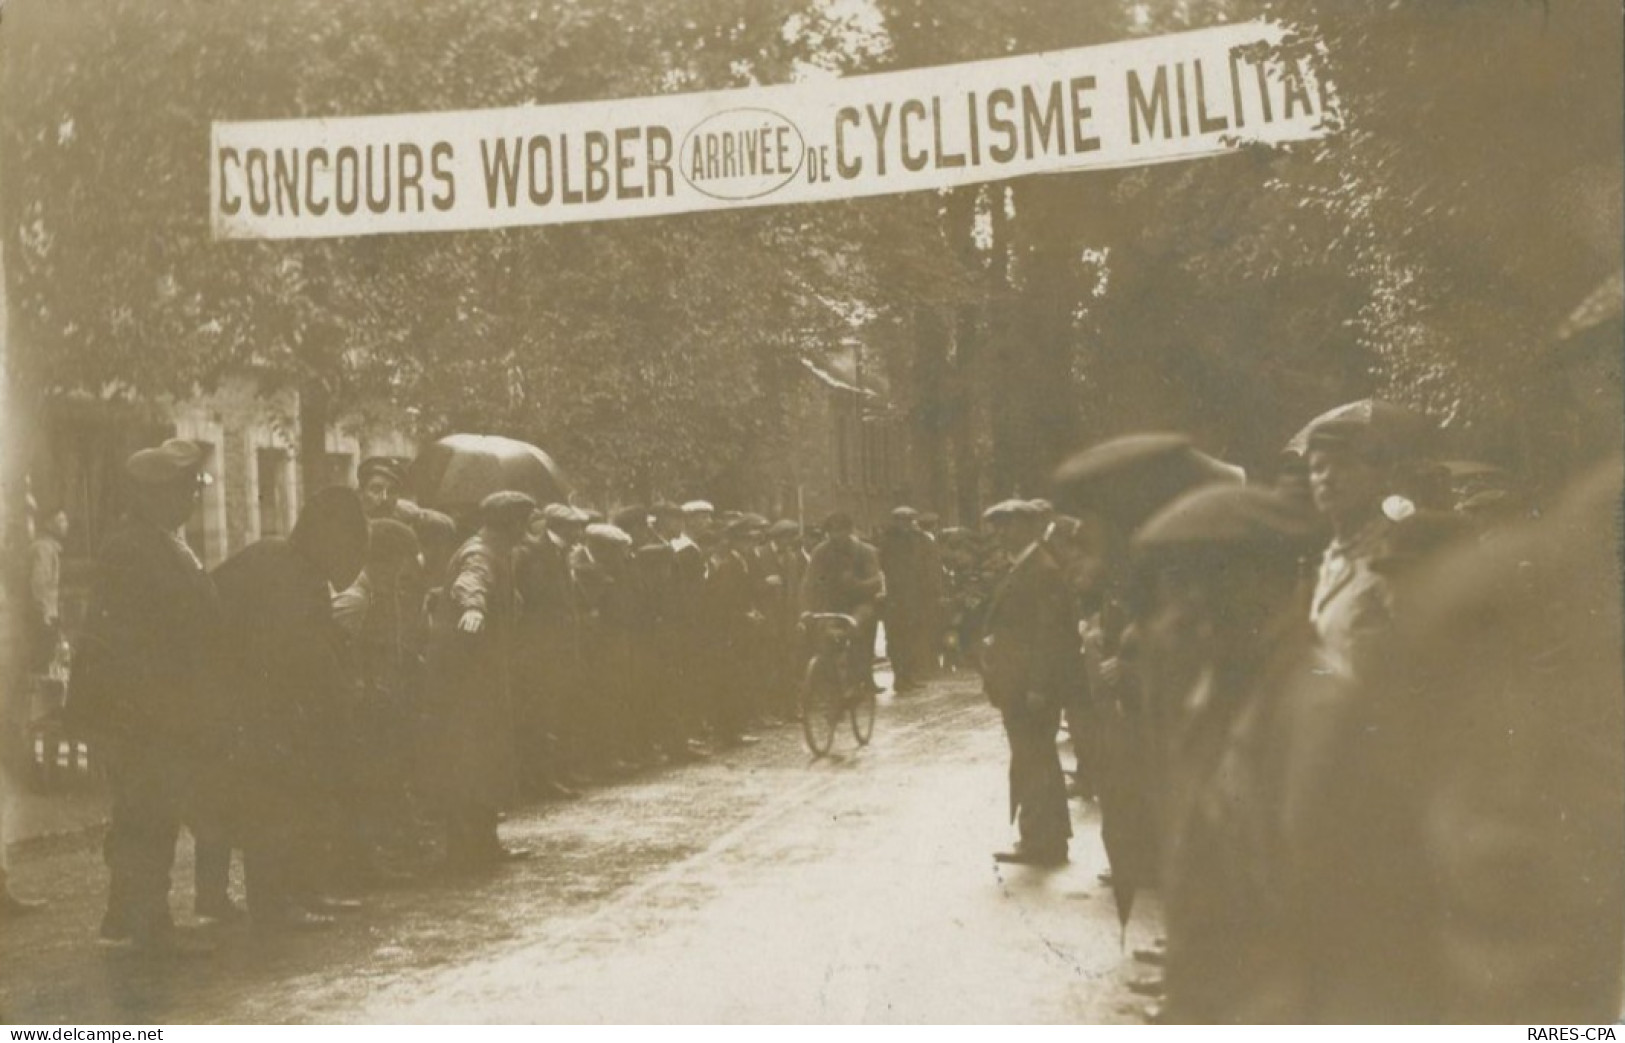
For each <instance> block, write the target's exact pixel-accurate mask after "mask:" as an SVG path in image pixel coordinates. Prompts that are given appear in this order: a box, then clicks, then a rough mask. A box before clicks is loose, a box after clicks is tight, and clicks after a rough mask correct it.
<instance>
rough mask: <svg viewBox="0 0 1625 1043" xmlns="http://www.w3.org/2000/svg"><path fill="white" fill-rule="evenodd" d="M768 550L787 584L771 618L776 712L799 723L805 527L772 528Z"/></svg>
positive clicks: (781, 524)
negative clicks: (799, 627)
mask: <svg viewBox="0 0 1625 1043" xmlns="http://www.w3.org/2000/svg"><path fill="white" fill-rule="evenodd" d="M764 550H765V552H766V553H768V554H770V555H771V556H772V558H773V562H774V570H775V571H776V573H777V575H778V576H779V578H780V580H781V581H782V582H783V584H784V586H783V588H782V589H781V590H780V591H779V593H778V598H777V599H776V601H775V602H774V607H775V608H776V610H777V615H776V616H774V617H772V618H770V619H769V625H770V626H771V628H772V631H773V634H774V648H775V654H776V655H777V657H778V658H777V660H776V662H775V664H774V666H773V669H772V675H773V677H774V678H775V681H774V684H775V692H776V694H777V696H778V699H779V701H778V704H777V707H776V711H777V713H778V715H779V716H780V717H783V718H784V719H785V720H795V718H796V693H797V691H798V690H799V688H800V682H801V673H802V659H801V635H800V633H799V632H798V631H797V629H796V613H797V612H798V611H799V610H800V605H801V587H802V581H803V579H804V578H805V576H806V572H807V558H806V555H805V554H804V553H803V552H802V550H801V526H799V525H797V524H796V523H795V522H793V521H790V520H789V519H788V518H780V519H779V520H778V521H776V522H774V523H773V524H772V525H769V526H768V528H767V544H766V547H765V548H764Z"/></svg>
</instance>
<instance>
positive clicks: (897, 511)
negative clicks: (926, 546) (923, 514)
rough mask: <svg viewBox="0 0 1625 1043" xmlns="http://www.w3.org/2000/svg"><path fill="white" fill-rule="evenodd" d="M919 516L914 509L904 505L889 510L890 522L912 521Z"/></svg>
mask: <svg viewBox="0 0 1625 1043" xmlns="http://www.w3.org/2000/svg"><path fill="white" fill-rule="evenodd" d="M919 516H920V512H919V511H916V510H915V509H914V508H912V507H910V506H908V505H907V504H904V505H902V506H900V507H893V508H892V509H891V520H892V521H900V522H906V521H914V520H915V519H916V518H918V517H919Z"/></svg>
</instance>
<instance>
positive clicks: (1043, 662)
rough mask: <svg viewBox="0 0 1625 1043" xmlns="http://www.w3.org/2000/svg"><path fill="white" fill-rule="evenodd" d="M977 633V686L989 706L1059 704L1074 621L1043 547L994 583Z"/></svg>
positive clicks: (1071, 657) (1072, 650)
mask: <svg viewBox="0 0 1625 1043" xmlns="http://www.w3.org/2000/svg"><path fill="white" fill-rule="evenodd" d="M982 632H983V637H982V657H981V663H982V686H983V688H984V689H985V690H986V692H987V697H988V699H989V701H991V702H992V703H993V705H994V706H997V707H999V708H1000V709H1004V708H1006V707H1009V706H1012V705H1015V704H1016V702H1017V701H1018V700H1020V699H1022V698H1024V697H1025V696H1027V695H1028V694H1029V693H1031V694H1037V695H1039V696H1041V697H1043V698H1044V699H1045V700H1046V701H1049V702H1053V703H1056V704H1059V703H1061V701H1062V700H1063V699H1064V697H1065V695H1066V692H1067V690H1068V685H1070V684H1071V683H1072V682H1073V676H1072V672H1073V671H1074V670H1075V668H1076V665H1077V655H1078V651H1077V650H1078V621H1077V618H1076V617H1075V616H1074V614H1073V601H1072V596H1071V593H1070V591H1069V590H1068V588H1067V585H1066V580H1065V579H1064V578H1063V576H1062V575H1061V569H1060V566H1058V565H1056V563H1055V559H1054V558H1052V557H1051V556H1050V554H1049V552H1048V551H1047V550H1045V549H1044V548H1043V547H1042V546H1038V545H1034V546H1033V547H1032V548H1031V549H1030V550H1029V551H1028V552H1027V554H1026V557H1024V558H1023V559H1022V560H1021V562H1020V563H1019V564H1017V565H1016V566H1015V567H1014V568H1013V569H1011V570H1010V572H1009V574H1007V575H1006V576H1005V577H1004V579H1002V580H1001V581H1000V582H999V586H998V588H997V589H996V590H995V591H994V592H993V599H992V601H991V602H989V604H988V609H987V617H986V620H985V621H984V623H983V627H982Z"/></svg>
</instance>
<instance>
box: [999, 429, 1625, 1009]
mask: <svg viewBox="0 0 1625 1043" xmlns="http://www.w3.org/2000/svg"><path fill="white" fill-rule="evenodd" d="M1362 405H1363V407H1362V408H1355V409H1350V410H1345V411H1341V412H1338V413H1335V414H1330V415H1328V416H1326V417H1324V418H1322V419H1321V420H1319V421H1317V422H1315V423H1314V424H1312V425H1311V426H1310V427H1309V428H1308V429H1307V431H1306V433H1305V436H1304V438H1303V441H1302V443H1301V444H1299V445H1296V446H1294V447H1293V450H1292V451H1291V452H1289V453H1287V454H1284V455H1283V458H1282V460H1281V462H1280V467H1279V469H1278V473H1277V474H1275V475H1272V476H1269V479H1268V480H1267V481H1263V482H1258V481H1252V482H1249V481H1247V480H1245V479H1244V476H1243V475H1242V474H1241V473H1240V472H1239V471H1238V470H1237V469H1235V468H1232V467H1229V466H1226V465H1224V464H1222V463H1220V462H1219V461H1217V460H1214V459H1213V458H1211V457H1208V456H1206V455H1205V454H1203V453H1201V452H1199V451H1198V450H1196V449H1195V448H1194V447H1193V446H1192V445H1191V444H1190V442H1189V441H1188V440H1187V439H1185V438H1184V437H1181V436H1178V435H1172V434H1145V435H1134V436H1128V437H1124V438H1119V439H1114V440H1112V441H1109V442H1106V443H1103V444H1100V445H1096V446H1093V447H1090V448H1088V449H1086V450H1084V451H1082V452H1080V453H1078V454H1077V455H1075V456H1074V457H1072V458H1071V459H1070V460H1068V461H1067V462H1066V463H1065V464H1064V465H1063V466H1062V467H1061V468H1060V470H1059V471H1058V472H1057V474H1056V475H1055V480H1054V483H1053V484H1054V490H1053V492H1054V495H1055V497H1056V501H1057V504H1058V505H1059V506H1060V508H1061V509H1062V510H1066V511H1070V512H1071V513H1070V514H1056V513H1055V508H1054V507H1052V506H1051V505H1050V504H1049V503H1048V502H1045V501H1038V502H1030V501H1020V500H1012V501H1007V502H1005V503H1001V504H998V505H996V506H995V507H993V508H991V509H990V510H989V511H988V512H987V515H986V520H987V522H988V523H989V525H990V527H991V528H992V529H993V530H994V532H995V533H996V535H997V537H998V539H999V542H1000V544H1001V546H1002V547H1003V549H1004V551H1005V553H1006V557H1007V560H1008V570H1007V572H1006V574H1005V575H1004V577H1003V578H1002V579H1001V580H1000V581H999V582H998V585H997V586H996V588H995V590H994V592H993V594H992V600H991V603H990V605H989V606H988V608H987V611H986V616H985V619H984V620H983V621H982V628H981V629H982V637H981V665H982V671H983V677H984V681H985V688H986V692H987V695H988V697H989V698H990V699H991V701H992V702H993V703H994V705H995V706H996V707H997V708H998V709H999V711H1000V712H1001V714H1002V716H1003V719H1004V724H1005V729H1006V732H1007V734H1008V738H1009V745H1010V752H1011V766H1010V807H1011V815H1012V817H1013V818H1014V819H1015V821H1016V823H1017V826H1018V829H1019V833H1020V840H1019V842H1018V843H1017V845H1016V847H1015V849H1014V850H1012V851H1005V852H999V853H998V854H996V855H995V858H996V859H998V860H999V861H1001V862H1007V863H1020V864H1026V865H1033V866H1039V867H1044V866H1054V865H1058V864H1060V863H1063V862H1065V861H1066V860H1067V855H1068V841H1069V838H1070V834H1071V819H1070V816H1069V815H1068V812H1067V806H1066V801H1067V795H1066V788H1065V783H1064V780H1063V773H1062V770H1061V757H1060V754H1059V752H1058V750H1057V742H1056V740H1057V735H1058V726H1059V721H1060V719H1061V717H1062V715H1063V714H1066V715H1068V716H1071V717H1073V718H1074V723H1073V726H1072V736H1073V739H1074V742H1075V744H1076V745H1075V750H1076V756H1077V759H1078V769H1079V770H1078V779H1079V782H1080V783H1081V784H1082V785H1083V787H1084V788H1085V789H1086V791H1087V792H1088V793H1090V794H1092V795H1094V796H1096V797H1097V798H1098V800H1099V804H1100V813H1101V829H1102V839H1103V841H1104V844H1105V847H1106V850H1107V854H1108V857H1109V860H1110V864H1111V871H1110V874H1109V877H1108V879H1109V881H1110V883H1111V885H1112V887H1113V890H1114V891H1115V892H1116V896H1117V898H1118V903H1119V911H1120V913H1121V914H1123V915H1124V916H1125V917H1126V916H1128V915H1129V913H1130V910H1131V909H1132V903H1133V899H1134V896H1135V894H1136V892H1138V891H1145V890H1155V891H1157V892H1159V893H1160V894H1161V897H1162V904H1163V911H1164V921H1163V926H1164V930H1165V946H1164V947H1162V948H1154V949H1149V950H1145V951H1142V952H1141V953H1139V954H1137V955H1138V957H1139V958H1141V959H1143V960H1145V962H1147V963H1151V964H1154V965H1157V966H1158V967H1160V974H1161V979H1160V980H1157V981H1145V982H1141V983H1139V985H1140V986H1141V988H1142V991H1145V992H1147V993H1149V994H1155V995H1158V996H1160V997H1161V1000H1162V1006H1161V1007H1160V1008H1159V1009H1157V1010H1154V1011H1153V1012H1152V1017H1153V1018H1154V1019H1157V1020H1169V1021H1176V1022H1182V1023H1183V1022H1197V1023H1231V1022H1234V1023H1258V1022H1289V1023H1307V1022H1315V1023H1321V1022H1333V1023H1346V1022H1369V1021H1398V1022H1421V1023H1432V1022H1479V1021H1492V1022H1493V1021H1524V1022H1530V1021H1536V1022H1542V1021H1551V1022H1553V1023H1559V1022H1574V1021H1579V1022H1602V1021H1606V1020H1611V1019H1613V1018H1616V1017H1618V1015H1619V1013H1620V1009H1621V995H1622V977H1625V962H1622V953H1625V904H1622V903H1625V879H1622V866H1621V860H1620V852H1621V851H1622V850H1625V814H1622V811H1621V809H1622V804H1625V682H1622V676H1621V665H1622V664H1621V648H1620V640H1621V632H1622V631H1621V602H1620V589H1621V588H1620V579H1619V566H1618V559H1617V548H1618V539H1619V525H1618V511H1619V504H1620V488H1621V486H1620V479H1621V472H1620V458H1619V457H1618V455H1617V441H1615V442H1613V443H1610V442H1609V441H1608V439H1609V438H1613V439H1617V435H1618V427H1617V417H1606V418H1604V422H1603V423H1602V425H1601V432H1602V437H1603V441H1601V442H1600V443H1598V445H1597V446H1594V447H1593V449H1594V450H1596V451H1597V456H1596V458H1591V459H1588V458H1586V457H1581V458H1580V459H1579V460H1577V461H1576V463H1577V467H1576V471H1575V473H1574V475H1573V476H1572V479H1571V481H1570V482H1569V484H1568V488H1567V490H1566V492H1564V493H1563V494H1561V495H1558V496H1554V497H1552V498H1551V499H1550V500H1549V501H1548V502H1547V503H1546V504H1545V505H1544V506H1543V507H1534V508H1532V507H1531V505H1530V504H1529V503H1527V502H1524V501H1522V500H1521V498H1520V496H1519V495H1518V494H1517V493H1516V492H1515V491H1514V489H1513V488H1512V483H1510V482H1508V481H1507V479H1508V478H1509V476H1508V475H1506V474H1505V473H1504V472H1498V471H1495V469H1492V468H1488V467H1487V466H1484V465H1477V464H1456V465H1451V466H1445V465H1440V464H1435V463H1431V462H1429V461H1427V460H1426V459H1425V458H1424V457H1423V451H1422V443H1423V441H1424V440H1425V434H1424V435H1423V436H1422V437H1419V436H1418V425H1417V424H1416V423H1414V421H1416V420H1419V418H1417V417H1415V416H1414V415H1408V414H1406V413H1405V412H1404V411H1402V410H1398V409H1396V408H1392V407H1388V406H1386V405H1385V404H1382V403H1365V404H1362ZM1079 740H1081V741H1079Z"/></svg>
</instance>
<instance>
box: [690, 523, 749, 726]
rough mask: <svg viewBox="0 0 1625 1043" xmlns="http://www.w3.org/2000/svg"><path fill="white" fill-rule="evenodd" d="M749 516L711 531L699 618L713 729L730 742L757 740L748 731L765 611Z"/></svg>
mask: <svg viewBox="0 0 1625 1043" xmlns="http://www.w3.org/2000/svg"><path fill="white" fill-rule="evenodd" d="M750 527H751V523H750V521H749V520H748V519H744V518H739V519H735V520H734V521H732V522H730V523H728V524H727V525H726V526H724V527H722V528H721V529H720V530H719V531H717V532H715V533H714V534H713V537H712V542H711V550H710V555H709V559H708V561H707V567H706V577H705V588H704V595H703V597H702V598H701V601H700V605H701V611H700V618H701V620H702V625H703V626H704V628H705V629H704V633H703V637H702V640H703V649H704V651H703V653H702V654H703V655H704V661H705V664H706V665H705V668H704V670H703V673H702V677H703V678H704V681H703V684H704V686H705V687H704V691H705V694H706V699H707V702H708V703H709V710H710V719H711V729H712V734H713V736H714V737H715V739H716V741H717V743H718V745H720V746H722V747H724V748H727V747H732V746H739V745H744V744H749V743H754V742H756V741H757V740H756V737H755V736H753V735H751V734H749V732H748V728H749V725H750V717H751V705H750V694H751V690H752V685H753V684H754V683H755V682H756V681H758V680H759V678H757V677H755V676H753V671H752V669H751V663H752V660H753V656H754V653H755V651H756V649H755V648H754V647H753V643H752V641H753V638H754V636H755V635H756V633H757V624H758V621H759V617H760V613H759V612H758V610H757V608H756V591H755V590H754V589H753V587H752V584H751V575H750V566H749V565H748V563H747V562H746V560H745V554H744V551H745V550H746V549H748V547H749V544H750V540H749V536H748V535H747V534H748V532H749V530H750Z"/></svg>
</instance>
